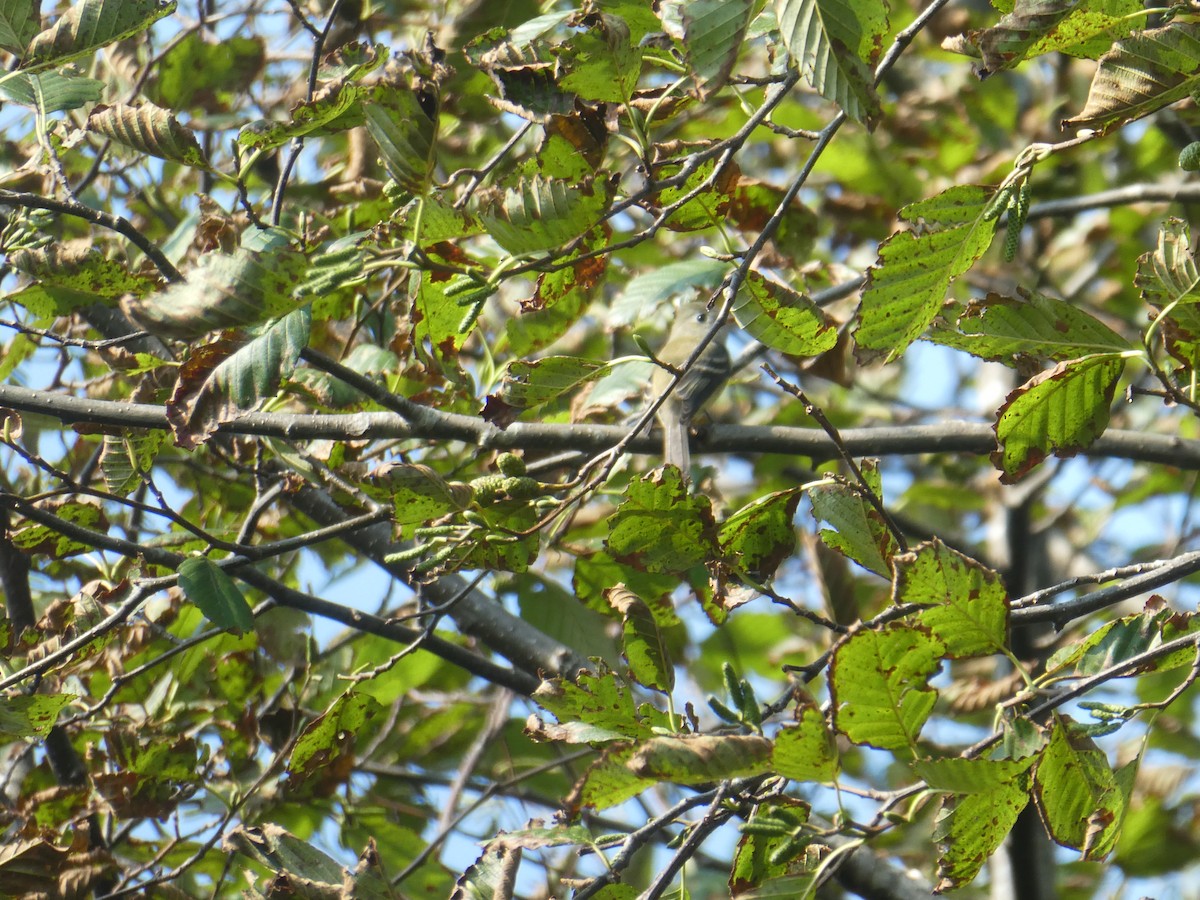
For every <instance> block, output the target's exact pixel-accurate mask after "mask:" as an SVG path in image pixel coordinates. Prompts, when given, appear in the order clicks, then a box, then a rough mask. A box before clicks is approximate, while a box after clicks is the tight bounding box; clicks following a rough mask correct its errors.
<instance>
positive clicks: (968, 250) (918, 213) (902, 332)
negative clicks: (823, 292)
mask: <svg viewBox="0 0 1200 900" xmlns="http://www.w3.org/2000/svg"><path fill="white" fill-rule="evenodd" d="M993 193H994V192H993V191H992V190H991V189H989V188H983V187H977V186H974V185H959V186H956V187H952V188H949V189H947V190H945V191H943V192H942V193H941V194H938V195H937V196H936V197H932V198H930V199H929V200H923V201H921V202H920V203H913V204H911V205H910V206H906V207H905V208H904V209H902V210H901V211H900V217H901V218H903V219H904V220H905V221H907V222H910V223H913V224H916V223H918V222H922V221H923V222H924V228H923V229H921V230H920V231H919V232H918V231H915V230H913V231H901V232H898V233H897V234H894V235H892V236H891V237H890V238H888V239H887V240H886V241H885V242H884V243H883V244H882V245H881V246H880V248H879V259H878V261H877V262H876V263H875V265H873V266H872V267H871V269H870V271H869V272H868V273H867V286H866V288H865V289H864V291H863V298H862V306H861V307H860V309H859V322H858V328H857V329H856V330H855V340H856V341H857V342H858V346H859V349H860V351H861V350H873V351H886V352H887V353H886V355H887V361H888V362H891V361H892V360H895V359H897V358H898V357H899V356H900V354H901V353H902V352H904V349H905V348H906V347H907V346H908V345H909V344H911V343H912V342H913V341H915V340H916V339H917V338H918V337H920V336H921V334H922V333H923V332H924V331H925V329H926V328H927V327H928V326H929V324H930V322H932V321H933V319H934V317H935V316H936V315H937V314H938V312H939V311H940V310H941V308H942V304H943V303H944V302H945V300H946V292H947V290H949V288H950V284H951V282H953V281H954V279H955V278H957V277H958V276H959V275H962V274H963V273H964V272H966V271H967V270H968V269H970V268H971V266H972V265H974V263H975V261H976V260H977V259H979V257H981V256H982V255H983V254H984V251H986V250H987V248H988V247H989V246H990V245H991V243H992V237H993V236H994V235H995V222H994V221H991V220H988V219H986V218H985V217H984V214H983V213H984V209H985V208H986V207H987V202H988V200H989V199H991V196H992V194H993ZM860 355H863V354H861V353H860ZM866 355H867V356H870V355H874V354H866Z"/></svg>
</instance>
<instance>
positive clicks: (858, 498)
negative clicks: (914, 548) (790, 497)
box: [808, 464, 899, 579]
mask: <svg viewBox="0 0 1200 900" xmlns="http://www.w3.org/2000/svg"><path fill="white" fill-rule="evenodd" d="M862 471H863V475H864V476H865V477H866V478H867V480H868V482H869V483H870V484H871V485H872V487H873V488H874V490H875V493H876V496H878V495H879V488H880V480H879V473H878V469H877V467H876V466H874V465H871V464H864V465H863V467H862ZM808 495H809V499H810V501H811V502H812V511H813V518H815V519H816V520H817V521H819V522H827V523H828V524H830V525H832V526H833V528H832V529H830V528H823V529H821V540H823V541H824V542H825V543H826V544H827V545H828V546H830V547H832V548H833V549H834V550H837V551H838V552H839V553H842V554H844V555H846V556H848V557H850V558H851V559H852V560H854V561H855V562H856V563H858V564H859V565H860V566H862V567H863V568H865V569H869V570H871V571H872V572H874V573H876V574H877V575H882V576H883V577H884V578H887V579H891V577H892V564H891V560H892V557H893V556H895V554H896V552H897V550H898V549H899V545H898V544H897V543H896V538H895V536H894V535H893V534H892V533H891V531H889V530H888V527H887V523H886V522H885V521H884V520H883V517H882V516H880V514H879V511H878V510H877V509H876V508H875V507H874V505H873V504H872V503H871V502H870V501H869V500H868V499H867V498H865V497H864V496H863V495H862V491H861V490H859V489H856V488H852V487H850V486H849V485H847V484H843V483H840V482H835V483H832V484H819V485H816V486H814V487H812V488H810V489H809V492H808Z"/></svg>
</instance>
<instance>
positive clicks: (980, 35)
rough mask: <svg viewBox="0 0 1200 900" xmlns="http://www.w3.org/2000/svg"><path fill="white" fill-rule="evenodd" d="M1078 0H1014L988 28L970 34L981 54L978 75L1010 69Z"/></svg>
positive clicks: (972, 41)
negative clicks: (1009, 9) (1006, 11)
mask: <svg viewBox="0 0 1200 900" xmlns="http://www.w3.org/2000/svg"><path fill="white" fill-rule="evenodd" d="M1078 2H1079V0H1017V2H1016V3H1015V5H1014V6H1013V10H1012V12H1010V13H1008V14H1007V15H1005V16H1004V17H1003V18H1001V19H1000V21H999V22H997V23H996V24H995V25H993V26H992V27H991V28H984V29H982V30H980V31H977V32H973V33H972V34H971V35H970V40H971V43H973V44H974V45H975V46H976V47H978V48H979V51H980V53H981V54H982V56H983V67H982V69H981V70H980V72H979V74H980V76H981V77H983V76H987V75H991V74H993V73H995V72H999V71H1001V70H1002V69H1011V68H1012V67H1013V66H1015V65H1016V64H1017V63H1019V62H1020V61H1021V60H1023V59H1024V58H1025V55H1026V52H1027V51H1028V50H1029V49H1030V47H1032V46H1033V45H1034V44H1035V43H1037V42H1038V41H1039V40H1040V39H1041V38H1042V37H1044V36H1045V35H1046V34H1047V33H1048V32H1050V31H1051V30H1052V29H1053V28H1054V27H1055V26H1057V25H1058V24H1059V22H1061V21H1062V20H1063V18H1065V17H1066V16H1067V15H1068V14H1069V13H1070V12H1071V11H1072V10H1073V9H1074V8H1075V7H1076V6H1077V5H1078Z"/></svg>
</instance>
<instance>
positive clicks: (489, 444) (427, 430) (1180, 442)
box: [0, 384, 1200, 470]
mask: <svg viewBox="0 0 1200 900" xmlns="http://www.w3.org/2000/svg"><path fill="white" fill-rule="evenodd" d="M0 406H6V407H9V408H10V409H15V410H19V411H21V412H32V413H41V414H43V415H48V416H52V417H54V418H56V419H58V420H59V421H60V422H63V423H65V424H68V425H73V424H87V425H94V426H99V427H105V428H120V429H122V430H124V429H130V428H144V429H147V430H150V431H163V430H166V429H168V428H169V427H170V424H169V423H168V421H167V415H166V412H165V411H164V410H163V408H162V407H160V406H153V405H150V404H146V403H122V402H117V401H114V400H92V399H90V398H86V397H72V396H69V395H65V394H59V393H55V392H53V391H38V390H32V389H30V388H23V387H17V386H15V385H8V384H0ZM421 409H422V410H426V411H428V413H429V414H430V415H428V416H427V417H425V416H423V419H422V422H421V423H420V426H418V425H415V424H413V423H411V422H409V421H406V420H405V417H404V416H403V415H401V414H399V413H396V412H359V413H345V414H333V415H324V414H311V413H266V412H246V413H242V414H241V415H240V416H238V418H236V419H234V420H233V421H232V422H226V423H224V424H223V425H221V426H220V428H219V429H218V431H219V432H220V433H222V434H236V435H257V436H260V437H280V438H288V439H292V440H317V439H328V440H335V441H351V440H354V441H358V440H374V439H380V438H393V439H403V440H414V439H417V440H458V441H462V442H463V443H467V444H474V445H477V446H480V447H485V448H487V449H490V450H537V451H544V452H559V451H565V450H574V451H577V452H580V453H599V452H603V451H604V450H606V449H609V448H610V447H612V446H613V445H614V444H616V443H617V442H618V441H620V440H621V438H623V437H625V435H626V434H627V433H628V428H626V427H625V426H622V425H586V424H585V425H543V424H534V423H527V422H517V423H516V424H514V425H510V426H509V427H508V428H504V429H501V428H498V427H496V426H495V425H493V424H491V423H490V422H486V421H484V420H483V419H481V418H476V417H474V416H464V415H460V414H456V413H443V412H438V411H437V410H433V409H430V408H428V407H421ZM80 430H81V431H83V430H85V429H80ZM840 434H841V436H842V443H843V444H844V445H845V447H846V450H847V451H848V452H849V453H852V454H854V455H855V456H908V455H915V454H921V453H967V454H972V455H976V456H982V455H985V454H990V453H991V452H992V451H994V450H995V449H996V435H995V432H993V430H992V426H991V425H989V424H987V423H985V422H964V421H954V420H951V421H947V422H942V423H940V424H937V425H880V426H877V427H868V428H846V429H843V430H842V431H841V432H840ZM693 446H694V448H697V452H700V453H714V454H716V453H782V454H786V455H790V456H805V457H810V458H812V459H814V460H817V461H824V460H829V459H836V458H837V457H838V452H839V451H838V449H837V447H836V446H834V444H833V442H832V441H831V440H830V439H829V437H828V436H827V435H826V434H825V433H824V432H823V431H822V430H821V429H819V428H793V427H783V426H751V425H713V426H711V427H709V428H706V429H705V430H704V434H703V435H701V436H699V438H698V439H697V440H695V441H694V442H693ZM629 449H630V450H632V451H634V452H637V453H646V454H657V453H661V451H662V438H661V437H659V436H658V435H657V434H654V433H652V434H647V435H642V436H639V437H637V438H635V439H634V440H633V441H631V442H630V443H629ZM1082 454H1083V455H1085V456H1089V457H1096V458H1113V459H1130V460H1136V461H1139V462H1152V463H1163V464H1166V465H1170V466H1175V467H1177V468H1180V469H1186V470H1198V469H1200V440H1192V439H1188V438H1181V437H1176V436H1174V435H1158V434H1146V433H1145V432H1140V431H1122V430H1121V429H1117V428H1110V429H1109V430H1108V431H1106V432H1105V433H1104V434H1103V435H1101V436H1100V438H1098V439H1097V440H1096V441H1095V443H1093V444H1092V445H1091V446H1090V447H1088V448H1087V449H1086V450H1083V451H1082Z"/></svg>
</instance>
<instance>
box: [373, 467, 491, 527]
mask: <svg viewBox="0 0 1200 900" xmlns="http://www.w3.org/2000/svg"><path fill="white" fill-rule="evenodd" d="M363 487H364V488H366V489H367V490H368V492H369V493H370V494H371V495H372V496H374V497H379V498H381V499H386V500H388V501H389V502H390V503H391V504H392V507H393V516H394V519H393V521H394V522H395V524H396V525H397V526H399V528H400V537H401V538H402V539H403V540H410V539H411V538H412V536H413V531H414V530H415V528H416V526H418V525H424V524H426V523H428V522H431V521H433V520H434V519H439V518H441V517H442V516H444V515H446V514H447V513H452V512H460V511H462V510H463V509H465V508H466V507H467V505H468V504H469V503H470V499H471V496H470V490H469V488H467V489H466V490H463V489H464V488H466V485H461V484H460V485H457V487H458V488H459V489H458V490H456V489H455V486H452V485H450V484H448V483H447V482H446V480H445V479H444V478H442V476H441V475H439V474H438V473H437V472H436V471H434V470H433V469H431V468H429V467H428V466H422V465H409V464H404V463H384V464H383V465H381V466H378V467H377V468H375V469H372V470H371V473H370V474H369V475H368V476H367V481H366V483H365V484H364V485H363Z"/></svg>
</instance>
